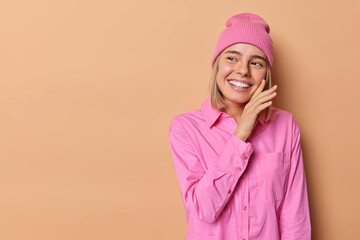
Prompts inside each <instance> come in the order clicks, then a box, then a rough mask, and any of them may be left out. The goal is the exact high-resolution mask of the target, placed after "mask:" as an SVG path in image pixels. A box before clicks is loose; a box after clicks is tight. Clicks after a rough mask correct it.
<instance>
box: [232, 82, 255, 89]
mask: <svg viewBox="0 0 360 240" xmlns="http://www.w3.org/2000/svg"><path fill="white" fill-rule="evenodd" d="M229 83H231V84H232V85H235V86H237V87H242V88H248V87H250V85H248V84H245V83H241V82H236V81H229Z"/></svg>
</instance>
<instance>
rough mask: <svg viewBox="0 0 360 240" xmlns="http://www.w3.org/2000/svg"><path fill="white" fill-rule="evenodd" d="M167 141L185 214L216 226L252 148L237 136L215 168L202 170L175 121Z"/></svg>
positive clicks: (228, 145) (230, 141) (223, 152)
mask: <svg viewBox="0 0 360 240" xmlns="http://www.w3.org/2000/svg"><path fill="white" fill-rule="evenodd" d="M168 137H169V143H170V147H171V152H172V157H173V164H174V169H175V172H176V175H177V179H178V182H179V185H180V191H181V195H182V200H183V203H184V207H185V209H186V211H188V212H190V213H191V214H194V215H195V216H197V217H198V218H199V219H200V220H202V221H205V222H208V223H213V222H215V221H216V219H217V218H218V217H219V215H220V214H221V212H222V210H223V209H224V207H225V206H226V204H227V202H228V201H229V199H230V198H231V196H232V193H233V192H234V189H235V187H236V184H237V182H238V180H239V178H240V176H241V175H242V173H243V172H244V170H245V169H246V167H247V164H248V161H247V159H249V158H250V156H251V154H252V152H253V147H252V144H251V143H248V142H244V141H243V140H241V139H240V138H239V137H237V136H236V135H233V136H231V137H230V139H229V140H228V141H227V142H226V143H225V144H224V147H223V149H222V151H221V153H220V154H219V155H218V156H217V159H215V161H214V164H211V165H208V166H207V169H205V168H204V167H203V165H202V164H201V162H200V160H199V156H198V154H197V153H196V151H195V149H194V146H193V145H192V144H191V141H190V138H189V136H187V134H186V132H185V131H184V129H183V128H181V127H179V126H178V125H176V124H175V123H174V121H172V124H171V125H170V131H169V135H168ZM205 162H206V161H205ZM208 162H210V161H208Z"/></svg>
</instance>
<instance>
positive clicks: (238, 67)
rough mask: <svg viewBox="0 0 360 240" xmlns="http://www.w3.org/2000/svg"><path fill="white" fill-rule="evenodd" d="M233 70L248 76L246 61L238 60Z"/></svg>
mask: <svg viewBox="0 0 360 240" xmlns="http://www.w3.org/2000/svg"><path fill="white" fill-rule="evenodd" d="M235 71H236V72H237V73H240V74H241V75H243V76H248V75H249V74H250V70H249V65H248V64H247V62H246V61H241V62H238V64H237V65H236V68H235Z"/></svg>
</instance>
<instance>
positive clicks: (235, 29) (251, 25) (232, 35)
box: [211, 13, 273, 68]
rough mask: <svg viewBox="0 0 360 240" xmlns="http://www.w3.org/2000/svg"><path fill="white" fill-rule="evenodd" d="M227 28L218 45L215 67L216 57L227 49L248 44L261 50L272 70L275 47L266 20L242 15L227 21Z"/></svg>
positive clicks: (249, 14)
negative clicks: (234, 45)
mask: <svg viewBox="0 0 360 240" xmlns="http://www.w3.org/2000/svg"><path fill="white" fill-rule="evenodd" d="M226 27H227V28H225V29H224V30H223V31H222V32H221V33H220V36H219V39H218V41H217V43H216V47H215V53H214V56H213V58H212V61H211V68H212V67H213V66H214V62H215V59H216V57H217V56H218V55H219V54H220V53H221V52H222V51H223V50H224V49H226V48H227V47H229V46H231V45H233V44H235V43H248V44H252V45H254V46H256V47H258V48H260V49H261V50H262V51H263V52H264V54H265V55H266V57H267V59H268V60H269V63H270V67H271V68H272V62H273V46H272V40H271V37H270V36H269V33H270V27H269V25H268V24H267V23H266V22H265V20H264V19H262V18H261V17H259V16H258V15H255V14H252V13H241V14H237V15H235V16H232V17H231V18H229V19H228V20H227V21H226Z"/></svg>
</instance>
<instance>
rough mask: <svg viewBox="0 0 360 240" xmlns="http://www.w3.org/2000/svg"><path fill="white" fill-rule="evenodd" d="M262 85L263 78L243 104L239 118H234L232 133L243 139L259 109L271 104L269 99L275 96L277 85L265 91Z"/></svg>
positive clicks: (250, 130)
mask: <svg viewBox="0 0 360 240" xmlns="http://www.w3.org/2000/svg"><path fill="white" fill-rule="evenodd" d="M264 87H265V80H262V81H261V83H260V85H259V87H258V88H257V89H256V91H255V92H254V94H253V95H252V97H251V99H250V100H249V102H248V103H247V104H246V105H245V107H244V110H243V112H242V114H241V117H240V119H236V122H237V123H238V126H237V128H236V130H235V132H234V134H235V135H236V136H238V137H239V138H240V139H242V140H243V141H246V140H247V139H248V138H249V136H250V134H251V132H252V130H253V128H254V127H255V123H256V121H257V119H258V117H259V114H260V113H261V111H262V110H264V109H265V108H267V107H269V106H270V105H271V104H272V101H270V100H271V99H273V98H274V97H275V96H276V92H275V90H276V89H277V85H274V86H273V87H272V88H270V89H267V90H266V91H263V89H264Z"/></svg>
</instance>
